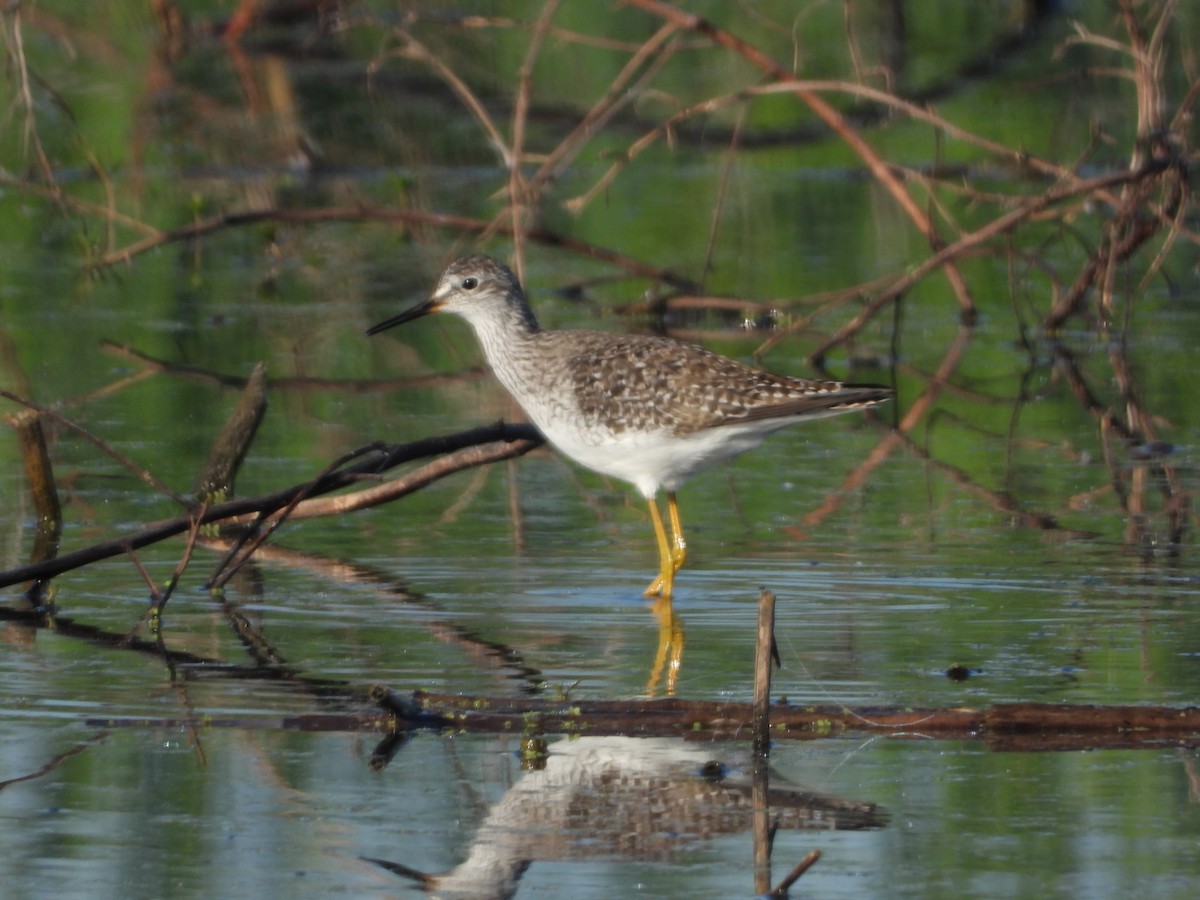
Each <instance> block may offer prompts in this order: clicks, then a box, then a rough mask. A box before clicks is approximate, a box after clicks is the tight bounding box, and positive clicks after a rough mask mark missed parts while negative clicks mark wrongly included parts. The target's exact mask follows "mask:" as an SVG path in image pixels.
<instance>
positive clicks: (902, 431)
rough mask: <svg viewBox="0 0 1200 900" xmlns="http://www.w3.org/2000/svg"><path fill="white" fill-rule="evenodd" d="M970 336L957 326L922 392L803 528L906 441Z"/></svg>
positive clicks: (806, 519)
mask: <svg viewBox="0 0 1200 900" xmlns="http://www.w3.org/2000/svg"><path fill="white" fill-rule="evenodd" d="M971 335H972V328H971V326H970V325H967V324H962V325H960V326H959V328H958V332H957V333H956V334H955V336H954V340H953V341H952V342H951V344H950V346H949V347H948V348H947V349H946V353H945V354H944V355H943V356H942V361H941V362H940V363H939V364H938V367H937V370H936V371H935V372H934V373H933V375H932V376H931V377H930V380H929V384H927V385H926V386H925V390H923V391H922V392H921V393H920V394H919V395H918V396H917V398H916V399H915V400H913V401H912V402H911V403H910V404H909V405H908V408H907V410H906V411H905V413H904V415H903V417H902V418H901V419H900V421H899V422H898V423H896V425H895V426H894V427H893V429H892V430H891V431H889V432H888V433H887V434H886V435H884V437H883V439H882V440H880V442H879V443H878V444H876V445H875V448H874V449H873V450H872V451H871V452H870V453H869V454H867V457H866V459H864V460H863V461H862V462H861V463H860V464H859V465H858V466H856V467H855V468H854V470H853V471H852V472H851V473H850V474H849V475H848V476H846V478H845V479H843V481H842V483H841V484H840V485H839V486H838V488H837V489H836V490H834V491H832V492H831V493H830V494H829V496H828V497H827V498H826V499H825V502H824V503H823V504H821V505H820V506H819V507H817V508H816V509H814V510H812V511H811V512H809V513H807V514H806V515H805V516H804V523H805V524H806V525H809V526H812V525H816V524H818V523H820V522H821V521H822V520H824V519H825V517H826V516H828V515H829V514H830V513H832V512H834V511H835V510H836V509H837V508H838V507H839V506H841V503H842V500H843V499H844V498H845V497H846V496H847V495H849V494H850V493H851V492H853V491H855V490H857V489H858V488H860V487H862V485H863V484H865V483H866V481H867V478H868V477H869V476H870V474H871V473H872V472H873V471H874V470H875V469H876V468H878V467H879V466H880V465H881V464H882V463H883V461H884V460H886V459H887V458H888V457H889V456H890V455H891V454H892V451H894V450H895V449H896V448H897V447H898V446H900V445H901V444H902V443H904V442H905V441H906V440H907V439H908V434H909V433H910V432H911V431H912V430H913V429H914V428H916V427H917V425H918V423H920V422H921V421H922V420H923V419H924V418H925V417H926V416H927V415H928V414H929V411H930V409H932V407H933V404H934V402H935V401H936V400H937V398H938V396H939V395H940V394H941V392H942V390H943V389H944V388H945V387H946V385H947V384H949V381H950V376H951V375H953V374H954V372H955V370H956V369H957V368H958V364H959V363H960V362H961V361H962V358H963V354H964V353H966V350H967V346H968V345H969V344H970V342H971Z"/></svg>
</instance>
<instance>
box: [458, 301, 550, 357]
mask: <svg viewBox="0 0 1200 900" xmlns="http://www.w3.org/2000/svg"><path fill="white" fill-rule="evenodd" d="M471 324H472V326H474V329H475V337H476V338H477V339H478V340H479V346H480V347H482V348H483V354H484V356H486V357H487V361H488V363H489V365H491V367H492V368H493V369H504V368H508V367H509V366H510V365H512V361H513V359H514V358H519V357H523V356H524V352H523V351H524V349H525V346H526V345H527V344H528V343H529V341H531V340H533V339H534V337H535V336H536V335H538V334H539V333H540V332H541V330H542V329H541V326H540V325H538V323H537V319H535V318H534V317H533V313H532V312H530V310H529V308H528V307H526V308H524V309H516V308H511V307H510V308H508V309H505V310H504V311H503V312H502V313H500V314H498V315H495V316H489V317H488V318H486V319H482V320H476V321H473V322H471Z"/></svg>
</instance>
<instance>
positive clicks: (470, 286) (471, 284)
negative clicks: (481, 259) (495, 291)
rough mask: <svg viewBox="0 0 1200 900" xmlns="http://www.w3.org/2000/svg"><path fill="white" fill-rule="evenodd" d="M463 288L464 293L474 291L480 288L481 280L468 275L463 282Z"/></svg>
mask: <svg viewBox="0 0 1200 900" xmlns="http://www.w3.org/2000/svg"><path fill="white" fill-rule="evenodd" d="M462 286H463V290H464V291H473V290H475V288H477V287H479V279H478V278H476V277H475V276H474V275H468V276H467V277H466V278H464V279H463V280H462Z"/></svg>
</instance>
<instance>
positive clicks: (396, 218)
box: [91, 206, 696, 290]
mask: <svg viewBox="0 0 1200 900" xmlns="http://www.w3.org/2000/svg"><path fill="white" fill-rule="evenodd" d="M371 221H377V222H395V223H400V224H406V225H429V226H434V227H438V228H449V229H452V230H455V231H462V232H466V233H470V234H480V233H482V232H484V231H485V230H487V229H488V228H489V227H490V224H491V223H489V222H485V221H483V220H482V219H475V218H472V217H470V216H458V215H451V214H449V213H431V212H423V211H421V210H413V209H390V208H381V207H374V206H335V207H325V208H323V209H250V210H243V211H241V212H230V213H222V214H219V215H215V216H210V217H209V218H207V219H200V220H198V221H196V222H192V223H190V224H188V225H181V226H180V227H178V228H171V229H168V230H166V231H160V232H156V233H155V234H153V235H151V236H149V237H147V238H144V239H142V240H140V241H135V242H134V243H132V244H128V245H126V246H125V247H122V248H120V249H118V250H114V251H113V252H111V253H106V254H105V255H103V256H101V257H98V258H97V259H95V260H92V262H91V264H92V266H93V267H94V268H97V269H100V268H107V267H109V266H113V265H116V264H117V263H127V262H130V261H131V260H132V259H133V257H135V256H138V255H140V254H142V253H146V252H147V251H149V250H153V249H155V248H156V247H161V246H163V245H165V244H172V243H178V242H180V241H190V240H194V239H196V238H200V237H205V236H207V235H209V234H215V233H217V232H220V231H224V230H225V229H228V228H241V227H244V226H247V225H253V224H256V223H258V222H288V223H293V224H295V223H300V224H317V223H321V222H371ZM495 230H496V231H497V232H498V233H500V234H507V235H511V233H512V232H511V229H510V228H508V227H507V226H503V225H501V226H497V228H496V229H495ZM524 237H525V238H527V239H529V240H532V241H534V242H536V243H539V244H545V245H546V246H551V247H561V248H563V249H565V250H571V251H573V252H575V253H579V254H580V255H582V256H587V257H590V258H592V259H598V260H601V261H603V262H608V263H612V264H613V265H615V266H618V267H620V268H622V269H624V270H625V271H627V272H630V273H631V274H634V275H638V276H641V277H643V278H649V279H651V280H653V281H656V282H662V283H664V284H668V285H671V286H673V287H677V288H680V289H682V290H696V285H695V284H694V283H692V282H691V281H690V280H688V279H686V278H682V277H680V276H678V275H676V274H674V273H672V272H671V271H669V270H667V269H662V268H658V267H655V266H651V265H649V264H648V263H644V262H642V261H640V260H637V259H634V258H633V257H631V256H627V255H625V254H623V253H618V252H617V251H615V250H610V249H608V248H607V247H601V246H599V245H597V244H593V243H590V242H588V241H584V240H580V239H579V238H573V237H570V236H567V235H563V234H560V233H558V232H555V231H549V230H547V229H544V228H530V229H528V230H526V231H525V232H524Z"/></svg>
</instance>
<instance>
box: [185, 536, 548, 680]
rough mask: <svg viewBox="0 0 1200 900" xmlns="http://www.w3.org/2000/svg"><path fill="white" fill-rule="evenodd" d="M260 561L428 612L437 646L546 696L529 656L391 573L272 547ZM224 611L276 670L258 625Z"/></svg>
mask: <svg viewBox="0 0 1200 900" xmlns="http://www.w3.org/2000/svg"><path fill="white" fill-rule="evenodd" d="M204 543H205V545H206V546H209V547H212V548H214V549H215V548H221V549H228V548H229V547H230V546H231V545H230V543H229V542H228V541H221V540H206V541H204ZM255 558H256V559H257V560H258V561H259V562H269V563H271V564H272V565H278V566H286V567H287V568H290V569H293V570H301V571H306V572H310V573H315V574H316V575H318V576H319V577H321V578H324V579H327V580H329V581H331V582H333V583H338V584H346V585H352V586H355V587H363V586H367V587H372V588H374V589H376V590H378V591H380V592H381V593H382V594H384V595H385V596H387V597H389V598H390V599H392V600H395V601H397V602H399V603H401V604H403V605H404V606H408V607H413V608H415V609H419V610H423V611H426V612H428V613H429V614H430V617H429V618H428V619H425V620H423V621H420V622H419V624H420V626H421V627H422V628H424V629H425V630H426V631H427V632H429V634H430V635H431V636H432V637H433V638H434V639H435V640H437V641H441V642H443V643H446V644H450V645H453V646H456V647H458V648H459V649H461V650H462V651H463V652H465V653H466V654H467V655H468V656H469V657H470V658H471V659H472V660H474V661H476V662H477V663H483V664H484V665H486V666H487V667H488V668H493V669H496V670H498V671H500V672H503V673H504V677H505V679H506V680H510V681H511V680H516V681H519V682H520V683H521V686H520V689H521V692H522V693H524V694H537V693H540V692H541V691H542V689H543V687H544V684H545V680H544V679H543V677H542V672H541V670H540V669H538V668H536V667H534V666H533V665H531V664H529V663H528V662H527V661H526V659H525V656H524V654H523V653H522V652H521V651H520V650H518V649H517V648H516V647H513V646H511V645H509V644H505V643H502V642H500V641H494V640H492V639H490V638H486V637H483V636H482V635H480V634H478V633H476V632H475V631H473V630H471V629H470V628H467V627H464V626H462V625H459V624H457V623H456V622H452V621H447V620H446V618H445V616H444V615H443V614H442V609H441V608H440V607H439V606H438V605H437V604H435V603H433V602H431V601H430V600H428V599H427V598H426V597H425V596H424V595H422V594H419V593H417V592H415V591H412V590H409V589H408V588H407V587H405V586H403V585H401V584H398V583H397V582H396V579H395V576H394V575H392V574H390V573H389V572H386V571H383V570H381V569H377V568H375V567H373V566H367V565H364V564H362V563H358V562H348V561H346V560H343V559H334V558H331V557H328V556H323V555H320V554H316V553H311V552H308V551H299V550H292V549H289V548H286V547H280V546H278V545H275V546H271V545H267V546H264V547H262V548H260V549H259V551H258V552H257V553H256V555H255ZM222 605H223V606H224V607H226V614H227V615H230V614H234V615H236V616H238V617H239V618H240V620H241V621H240V622H239V623H238V624H237V626H236V629H235V630H237V632H238V634H239V637H241V639H242V640H243V641H246V642H248V649H250V650H251V652H252V653H253V654H254V655H255V657H256V658H259V657H260V656H261V657H262V658H263V659H264V660H266V661H271V662H272V664H274V660H276V658H277V657H278V652H277V651H275V650H274V648H272V647H271V645H270V644H269V643H268V642H267V641H266V639H265V638H263V637H262V635H261V633H260V632H259V631H258V629H257V628H255V627H254V626H253V625H252V623H250V622H249V621H247V620H246V619H245V617H244V616H242V615H241V614H240V613H239V612H237V606H236V604H233V603H232V602H231V601H229V600H228V599H224V600H223V601H222Z"/></svg>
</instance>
